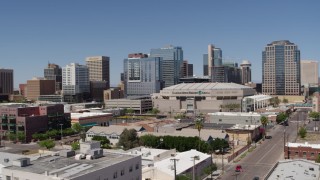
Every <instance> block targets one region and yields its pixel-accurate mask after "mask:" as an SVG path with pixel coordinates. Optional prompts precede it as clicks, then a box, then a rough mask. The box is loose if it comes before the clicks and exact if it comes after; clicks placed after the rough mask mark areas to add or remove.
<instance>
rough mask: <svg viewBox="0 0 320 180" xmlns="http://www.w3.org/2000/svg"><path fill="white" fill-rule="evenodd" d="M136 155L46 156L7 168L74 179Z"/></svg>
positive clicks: (105, 153)
mask: <svg viewBox="0 0 320 180" xmlns="http://www.w3.org/2000/svg"><path fill="white" fill-rule="evenodd" d="M135 157H136V156H134V155H128V154H120V153H107V152H104V156H103V157H101V158H98V159H93V160H86V159H82V160H76V159H75V157H70V158H66V157H61V156H46V157H41V158H39V159H37V160H35V161H32V162H31V164H30V165H29V166H25V167H18V166H9V167H6V168H5V169H10V170H17V171H24V172H30V173H35V174H43V175H45V173H46V172H48V174H49V176H57V177H60V178H69V179H72V178H75V177H80V176H83V175H85V174H88V173H92V172H94V171H97V170H99V169H103V168H106V167H108V166H112V165H114V164H116V163H120V162H123V161H126V160H129V159H132V158H135Z"/></svg>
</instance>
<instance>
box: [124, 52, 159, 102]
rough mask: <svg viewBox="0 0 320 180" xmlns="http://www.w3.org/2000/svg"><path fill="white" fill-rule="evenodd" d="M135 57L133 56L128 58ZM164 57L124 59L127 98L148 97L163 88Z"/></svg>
mask: <svg viewBox="0 0 320 180" xmlns="http://www.w3.org/2000/svg"><path fill="white" fill-rule="evenodd" d="M128 57H133V56H130V55H129V56H128ZM161 61H162V57H146V56H144V57H143V58H140V57H133V58H127V59H124V61H123V64H124V66H123V67H124V84H125V95H126V97H130V96H131V97H132V96H146V95H147V96H148V95H151V94H152V93H157V92H160V90H161V89H162V88H163V81H162V70H163V68H161V65H162V64H161Z"/></svg>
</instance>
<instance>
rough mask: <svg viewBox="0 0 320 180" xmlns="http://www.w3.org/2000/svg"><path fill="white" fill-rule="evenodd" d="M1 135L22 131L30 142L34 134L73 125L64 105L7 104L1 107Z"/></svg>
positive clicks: (4, 136) (2, 136) (3, 136)
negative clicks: (32, 105)
mask: <svg viewBox="0 0 320 180" xmlns="http://www.w3.org/2000/svg"><path fill="white" fill-rule="evenodd" d="M0 115H1V121H0V125H1V126H0V136H1V138H5V139H6V138H7V136H8V134H10V133H14V134H16V133H17V132H22V133H24V134H25V136H26V142H30V141H31V139H32V134H34V133H36V132H45V131H47V130H50V129H60V128H61V125H60V124H62V128H63V129H64V128H68V127H70V126H71V120H70V113H64V105H62V104H56V105H47V106H36V107H26V106H25V105H17V104H15V105H7V106H2V107H0Z"/></svg>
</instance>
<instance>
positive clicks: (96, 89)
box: [90, 81, 108, 102]
mask: <svg viewBox="0 0 320 180" xmlns="http://www.w3.org/2000/svg"><path fill="white" fill-rule="evenodd" d="M106 89H108V82H107V81H90V94H91V98H92V100H93V101H97V102H102V101H103V92H104V90H106Z"/></svg>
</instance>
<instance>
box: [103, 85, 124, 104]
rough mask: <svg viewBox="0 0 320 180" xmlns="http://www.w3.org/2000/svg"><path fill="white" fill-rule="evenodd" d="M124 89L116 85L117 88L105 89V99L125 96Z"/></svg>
mask: <svg viewBox="0 0 320 180" xmlns="http://www.w3.org/2000/svg"><path fill="white" fill-rule="evenodd" d="M123 93H124V92H123V89H121V88H119V87H116V88H110V89H107V90H104V91H103V99H104V101H107V100H110V99H121V98H123V97H124V94H123Z"/></svg>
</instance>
